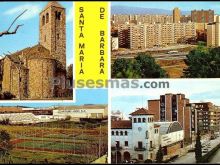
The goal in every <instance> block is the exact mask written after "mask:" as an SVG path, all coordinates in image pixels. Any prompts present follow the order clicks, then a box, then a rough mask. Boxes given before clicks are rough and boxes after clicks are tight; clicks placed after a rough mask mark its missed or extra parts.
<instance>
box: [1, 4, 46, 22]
mask: <svg viewBox="0 0 220 165" xmlns="http://www.w3.org/2000/svg"><path fill="white" fill-rule="evenodd" d="M26 9H28V10H27V11H26V13H25V14H23V15H22V16H21V17H20V20H27V19H31V18H33V17H35V16H37V15H38V14H39V13H40V11H41V9H42V7H41V6H40V5H33V4H29V3H27V4H24V5H19V6H16V7H14V8H11V9H9V10H7V11H5V12H4V15H17V14H20V13H22V12H23V11H24V10H26Z"/></svg>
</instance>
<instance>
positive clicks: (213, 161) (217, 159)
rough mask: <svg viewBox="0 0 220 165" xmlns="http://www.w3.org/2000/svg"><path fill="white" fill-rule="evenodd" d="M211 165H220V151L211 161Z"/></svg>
mask: <svg viewBox="0 0 220 165" xmlns="http://www.w3.org/2000/svg"><path fill="white" fill-rule="evenodd" d="M209 163H218V164H220V149H219V150H218V151H217V152H216V154H215V156H214V157H213V158H212V159H211V160H210V161H209Z"/></svg>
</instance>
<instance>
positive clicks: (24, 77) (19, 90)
mask: <svg viewBox="0 0 220 165" xmlns="http://www.w3.org/2000/svg"><path fill="white" fill-rule="evenodd" d="M39 21H40V22H39V30H40V33H39V34H40V35H39V43H38V44H37V45H35V46H33V47H28V48H25V49H23V50H20V51H18V52H16V53H13V54H10V55H6V56H5V57H4V58H3V59H2V60H1V70H2V71H1V72H2V78H1V79H2V83H1V85H2V92H5V91H7V92H10V93H12V94H13V95H15V96H16V98H17V99H52V98H55V97H64V96H63V94H64V93H66V91H65V89H63V85H62V84H61V81H60V80H63V81H66V15H65V8H64V7H62V6H61V5H60V4H59V3H58V2H55V1H52V2H49V3H48V4H47V5H46V7H45V8H44V9H43V10H42V11H41V12H40V14H39ZM14 44H16V43H14ZM58 80H59V81H60V82H59V83H57V82H56V83H55V85H54V82H55V81H58ZM63 81H62V83H64V82H63Z"/></svg>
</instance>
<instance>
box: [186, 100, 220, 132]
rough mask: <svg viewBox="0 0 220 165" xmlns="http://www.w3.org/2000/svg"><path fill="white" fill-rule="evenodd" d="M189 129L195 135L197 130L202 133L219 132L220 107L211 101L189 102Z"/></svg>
mask: <svg viewBox="0 0 220 165" xmlns="http://www.w3.org/2000/svg"><path fill="white" fill-rule="evenodd" d="M190 108H191V116H192V117H191V130H192V134H193V135H194V136H195V135H196V133H197V132H198V131H200V132H201V133H202V134H207V133H214V132H219V129H220V107H219V106H216V105H214V104H213V103H211V102H203V103H191V104H190Z"/></svg>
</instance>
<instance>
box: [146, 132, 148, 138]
mask: <svg viewBox="0 0 220 165" xmlns="http://www.w3.org/2000/svg"><path fill="white" fill-rule="evenodd" d="M148 138H149V135H148V131H146V139H148Z"/></svg>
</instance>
